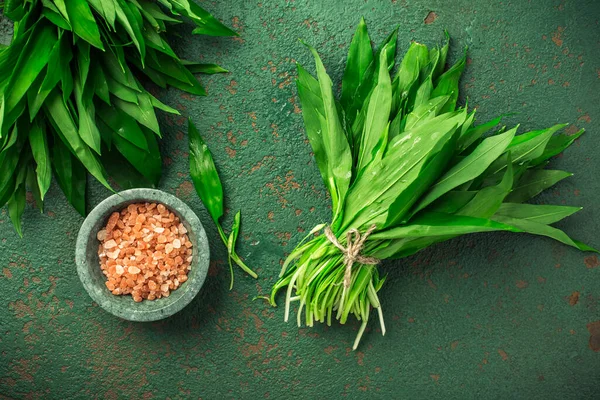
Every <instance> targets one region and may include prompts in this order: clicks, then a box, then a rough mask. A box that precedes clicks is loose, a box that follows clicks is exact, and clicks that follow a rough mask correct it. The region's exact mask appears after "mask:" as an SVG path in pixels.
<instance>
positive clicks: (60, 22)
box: [42, 0, 71, 31]
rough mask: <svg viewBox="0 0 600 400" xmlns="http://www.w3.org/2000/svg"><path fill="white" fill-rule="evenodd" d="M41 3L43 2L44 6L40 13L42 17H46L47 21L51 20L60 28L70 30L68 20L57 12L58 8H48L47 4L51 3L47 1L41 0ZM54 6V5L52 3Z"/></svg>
mask: <svg viewBox="0 0 600 400" xmlns="http://www.w3.org/2000/svg"><path fill="white" fill-rule="evenodd" d="M42 3H45V4H44V8H43V9H42V15H43V16H44V17H46V18H47V19H48V21H50V22H52V23H53V24H54V25H56V26H58V27H59V28H62V29H64V30H66V31H70V30H71V24H69V22H68V21H67V20H66V19H65V18H64V17H63V16H62V15H61V14H60V13H59V11H58V9H56V11H54V10H52V9H50V8H48V6H47V4H48V3H49V4H52V3H50V2H49V1H46V2H45V1H43V0H42ZM53 6H54V5H53Z"/></svg>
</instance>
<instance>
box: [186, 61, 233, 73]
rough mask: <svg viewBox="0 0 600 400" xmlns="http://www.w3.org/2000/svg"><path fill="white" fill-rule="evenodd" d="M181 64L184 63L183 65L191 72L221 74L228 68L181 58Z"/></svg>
mask: <svg viewBox="0 0 600 400" xmlns="http://www.w3.org/2000/svg"><path fill="white" fill-rule="evenodd" d="M181 64H183V65H185V67H186V68H187V69H188V70H189V71H190V72H191V73H192V74H222V73H225V72H229V71H228V70H226V69H225V68H223V67H221V66H219V65H217V64H202V63H196V62H192V61H187V60H181Z"/></svg>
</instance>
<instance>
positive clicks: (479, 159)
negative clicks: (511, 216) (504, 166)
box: [416, 128, 517, 211]
mask: <svg viewBox="0 0 600 400" xmlns="http://www.w3.org/2000/svg"><path fill="white" fill-rule="evenodd" d="M516 130H517V128H513V129H511V130H510V131H508V132H506V133H503V134H500V135H496V136H492V137H489V138H487V139H485V140H484V141H483V142H481V144H480V145H479V146H477V148H476V149H475V150H474V151H473V152H472V153H471V154H469V155H468V156H466V157H465V158H464V159H463V160H461V161H460V162H459V163H458V164H456V165H454V166H453V167H452V168H450V169H449V170H448V172H446V173H445V174H444V175H443V176H442V177H441V178H440V179H439V180H438V181H437V182H436V183H435V185H433V186H432V187H431V189H430V190H429V192H428V193H427V194H426V195H425V196H424V197H423V199H422V200H421V201H420V202H419V205H418V206H417V207H416V211H418V210H421V209H423V208H425V207H426V206H427V205H429V204H431V202H433V201H434V200H435V199H437V198H438V197H440V196H441V195H443V194H444V193H446V192H448V191H450V190H452V189H454V188H456V187H457V186H459V185H462V184H463V183H465V182H468V181H470V180H471V179H474V178H476V177H478V176H479V175H481V174H482V173H483V172H484V171H485V170H486V169H487V168H488V166H489V165H490V164H492V163H493V162H494V160H496V159H497V158H498V157H499V156H500V155H501V154H502V153H504V151H505V150H506V148H507V146H508V145H509V143H510V142H511V140H512V139H513V137H514V135H515V132H516Z"/></svg>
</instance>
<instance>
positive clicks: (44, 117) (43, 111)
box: [0, 0, 236, 234]
mask: <svg viewBox="0 0 600 400" xmlns="http://www.w3.org/2000/svg"><path fill="white" fill-rule="evenodd" d="M3 12H4V15H5V16H7V17H8V18H10V19H12V20H13V21H14V35H13V38H12V41H11V43H10V45H9V46H8V47H4V48H2V49H0V171H1V173H0V207H2V206H3V205H4V204H8V211H9V215H10V218H11V220H12V222H13V224H14V226H15V228H16V230H17V231H18V233H19V234H21V216H22V214H23V211H24V209H25V197H26V187H29V189H30V190H31V192H32V193H33V196H34V198H35V201H36V204H37V206H38V207H39V208H40V209H42V207H43V200H44V196H45V195H46V192H47V191H48V188H49V186H50V181H51V175H52V171H53V172H54V176H55V177H56V180H57V182H58V184H59V186H60V187H61V189H62V191H63V192H64V193H65V195H66V197H67V199H68V200H69V202H70V203H71V204H72V205H73V206H74V207H75V209H76V210H77V211H78V212H79V213H81V214H82V215H84V214H85V205H86V201H85V189H86V178H87V172H89V173H90V174H91V175H93V176H94V177H95V178H96V179H97V180H98V181H99V182H101V183H102V184H103V185H104V186H106V187H107V188H109V189H111V186H110V185H109V180H108V178H109V176H110V177H112V178H113V179H114V180H115V181H116V182H117V183H118V184H119V185H120V186H121V187H123V188H128V187H134V186H151V185H156V184H157V183H158V181H159V179H160V176H161V165H162V162H161V157H160V153H159V150H158V143H157V137H160V136H161V132H160V128H159V125H158V122H157V119H156V115H155V110H154V109H155V108H157V109H160V110H163V111H166V112H168V113H172V114H179V113H178V112H177V110H175V109H173V108H171V107H169V106H167V105H165V104H163V103H161V102H160V101H158V100H157V99H156V98H155V97H154V96H152V94H150V93H149V92H148V91H147V90H146V89H145V88H144V87H143V86H142V84H141V83H140V81H139V80H138V78H144V79H146V80H149V81H152V82H154V83H155V84H156V85H158V86H160V87H163V88H165V87H167V85H169V86H173V87H176V88H178V89H181V90H184V91H186V92H188V93H191V94H195V95H205V94H206V91H205V90H204V88H203V87H202V85H201V84H200V82H199V81H198V80H197V79H196V77H195V76H194V75H193V74H194V73H200V72H202V73H218V72H226V71H225V70H224V69H223V68H221V67H219V66H218V65H215V64H199V63H195V62H189V61H186V60H182V59H180V58H179V57H178V56H177V55H176V54H175V52H174V51H173V50H172V49H171V47H170V46H169V43H168V42H167V40H166V36H165V34H166V31H167V29H168V28H169V26H171V25H172V24H178V23H181V22H183V19H184V17H185V18H186V19H187V20H189V21H192V22H193V23H194V24H195V25H196V28H195V29H194V31H193V32H194V33H198V34H203V35H211V36H233V35H236V33H235V32H233V31H232V30H230V29H229V28H227V27H225V26H224V25H222V24H221V23H220V22H219V21H217V20H216V19H215V18H214V17H212V16H211V15H210V14H209V13H208V12H206V11H205V10H203V9H202V8H200V7H199V6H198V5H197V4H196V3H194V2H193V0H158V1H156V2H155V1H149V0H68V1H65V0H27V1H25V0H8V1H5V2H4V4H3ZM111 190H112V189H111Z"/></svg>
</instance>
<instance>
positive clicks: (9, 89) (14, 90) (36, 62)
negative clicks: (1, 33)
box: [4, 24, 57, 125]
mask: <svg viewBox="0 0 600 400" xmlns="http://www.w3.org/2000/svg"><path fill="white" fill-rule="evenodd" d="M56 41H57V37H56V33H55V30H54V29H53V28H52V26H51V25H49V24H44V25H40V27H39V28H37V29H35V30H34V33H33V34H32V37H31V40H29V41H28V42H27V45H25V47H24V48H23V49H22V52H21V56H20V57H19V60H18V61H17V64H16V65H15V66H14V71H13V73H12V76H11V77H10V81H9V82H8V84H7V86H6V91H5V92H4V93H5V99H4V100H5V109H6V112H7V113H8V112H9V111H10V110H12V109H13V108H15V107H16V106H17V104H18V103H19V102H20V101H21V99H23V97H24V96H25V94H26V93H27V90H28V89H29V88H30V87H31V85H32V83H33V82H34V81H35V79H36V77H37V76H38V74H39V73H40V72H41V71H42V69H44V67H45V66H46V64H47V63H48V60H49V58H50V54H51V52H52V49H53V48H54V44H55V43H56ZM34 54H35V56H32V55H34ZM15 120H16V119H15ZM12 122H14V121H11V122H6V121H5V123H8V124H9V125H11V124H12Z"/></svg>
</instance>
